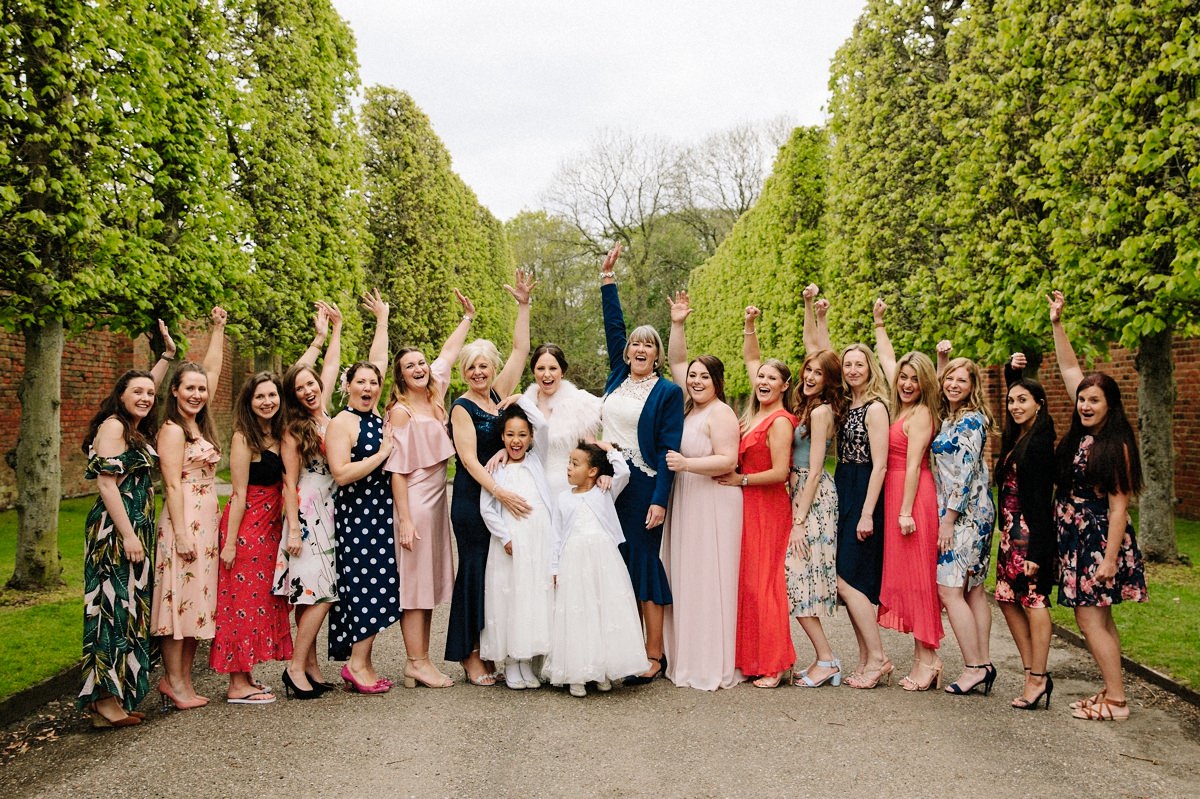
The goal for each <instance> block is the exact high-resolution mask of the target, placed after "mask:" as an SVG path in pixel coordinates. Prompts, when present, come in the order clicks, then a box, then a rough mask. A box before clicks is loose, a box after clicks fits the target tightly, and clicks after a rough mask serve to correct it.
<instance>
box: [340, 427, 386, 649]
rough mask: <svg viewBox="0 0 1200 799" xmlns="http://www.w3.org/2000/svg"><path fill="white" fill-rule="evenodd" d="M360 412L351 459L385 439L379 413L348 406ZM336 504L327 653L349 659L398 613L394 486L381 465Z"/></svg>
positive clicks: (358, 458) (361, 457) (359, 457)
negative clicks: (335, 575)
mask: <svg viewBox="0 0 1200 799" xmlns="http://www.w3.org/2000/svg"><path fill="white" fill-rule="evenodd" d="M346 410H348V411H349V412H350V413H353V414H355V415H356V416H358V417H359V428H358V441H356V442H355V444H354V446H353V447H352V448H351V450H350V461H351V462H352V463H353V462H356V461H361V460H364V459H366V458H369V457H371V456H372V455H374V454H375V453H376V452H378V451H379V445H380V443H381V441H382V439H383V419H381V418H379V416H377V415H376V414H375V413H373V412H371V411H360V410H356V409H354V408H347V409H346ZM334 502H335V503H336V506H337V510H336V511H335V512H334V524H335V526H336V528H337V564H338V579H337V584H338V601H337V604H335V605H334V606H333V609H332V610H331V611H330V613H329V657H330V659H331V660H347V659H349V657H350V649H351V646H352V645H353V644H355V643H357V642H359V641H362V640H364V639H367V638H370V637H371V636H372V635H375V634H377V633H379V632H381V631H383V630H386V629H387V628H388V627H391V626H392V625H393V624H395V623H396V622H397V621H399V619H400V614H401V610H400V585H399V583H400V577H399V574H398V573H397V571H396V538H395V535H394V533H393V529H392V486H391V481H390V479H389V478H388V475H387V473H386V472H384V471H383V465H382V464H380V465H379V466H378V467H376V468H375V470H374V471H372V472H371V473H370V474H368V475H367V476H366V477H362V478H360V479H358V480H355V481H354V482H353V483H348V484H347V485H344V486H339V487H338V490H337V493H336V494H335V495H334Z"/></svg>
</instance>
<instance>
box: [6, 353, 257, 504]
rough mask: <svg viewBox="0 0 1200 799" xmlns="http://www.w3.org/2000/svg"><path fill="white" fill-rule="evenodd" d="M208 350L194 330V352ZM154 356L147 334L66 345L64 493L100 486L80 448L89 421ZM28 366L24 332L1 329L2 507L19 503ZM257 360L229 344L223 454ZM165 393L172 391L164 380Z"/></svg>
mask: <svg viewBox="0 0 1200 799" xmlns="http://www.w3.org/2000/svg"><path fill="white" fill-rule="evenodd" d="M207 349H208V334H207V332H203V333H192V334H191V335H190V336H189V350H190V351H191V352H192V353H196V354H197V355H196V357H201V356H202V355H203V353H204V352H206V351H207ZM151 359H152V355H151V353H150V348H149V346H147V344H146V340H145V339H144V338H142V339H139V340H138V341H136V342H135V341H132V340H130V339H129V338H128V337H126V336H123V335H119V334H115V333H109V332H107V331H98V332H93V333H89V334H87V335H85V336H81V337H79V338H73V339H68V340H67V342H66V345H65V347H64V348H63V373H62V408H61V417H62V418H61V424H62V433H63V440H62V450H61V456H60V457H61V458H62V481H63V495H64V496H79V495H81V494H88V493H91V492H93V491H94V490H95V484H94V483H93V482H92V481H90V480H85V479H84V477H83V470H84V466H85V465H86V459H85V458H84V455H83V452H82V451H81V450H80V444H81V443H82V441H83V436H84V434H85V433H86V432H87V424H88V422H89V421H90V420H91V418H92V414H94V413H95V412H96V410H97V408H98V407H99V406H100V402H101V400H103V399H104V397H105V396H107V394H108V392H110V391H111V390H112V387H113V384H114V383H115V382H116V380H117V378H118V377H119V376H120V375H121V373H122V372H124V371H125V370H127V369H134V368H138V369H148V368H149V367H150V366H151V365H152V364H151ZM24 365H25V344H24V341H23V340H22V339H21V336H20V335H14V334H12V333H7V332H5V331H2V330H0V455H3V457H0V508H9V507H12V505H13V504H14V503H15V502H16V495H17V490H16V474H15V473H14V471H13V469H12V466H11V465H10V460H11V458H12V454H13V451H14V449H15V448H16V445H17V433H18V430H19V425H20V421H21V403H20V401H19V399H18V398H17V387H18V386H19V385H20V383H21V377H22V375H23V373H24ZM253 365H254V364H253V361H252V360H251V359H248V358H244V357H241V356H239V355H237V354H236V353H235V352H234V351H233V348H232V347H231V346H229V344H228V343H227V344H226V345H225V364H224V369H223V371H222V373H221V384H220V385H219V386H218V387H217V389H216V391H215V393H214V395H213V399H212V408H213V410H214V412H215V416H214V421H215V422H216V426H217V435H218V437H219V438H220V439H221V447H222V450H223V452H226V453H227V452H228V448H229V447H228V444H229V437H230V435H231V434H232V429H233V402H234V399H235V398H236V396H237V391H238V390H239V389H240V388H241V384H242V381H243V380H245V378H246V375H248V374H250V373H251V372H252V368H253ZM160 390H161V391H166V390H167V386H166V384H165V383H164V385H163V387H162V388H161V389H160Z"/></svg>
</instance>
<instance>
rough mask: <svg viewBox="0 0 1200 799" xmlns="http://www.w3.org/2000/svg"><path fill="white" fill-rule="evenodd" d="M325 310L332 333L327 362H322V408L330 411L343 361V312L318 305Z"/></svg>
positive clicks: (336, 308)
mask: <svg viewBox="0 0 1200 799" xmlns="http://www.w3.org/2000/svg"><path fill="white" fill-rule="evenodd" d="M317 304H318V305H319V306H320V307H321V308H323V309H324V310H325V316H326V317H327V318H328V319H329V323H330V325H331V327H332V328H333V329H332V332H331V333H330V335H329V346H328V347H326V348H325V360H324V361H322V362H321V403H322V404H321V408H322V410H328V408H329V406H330V405H332V404H333V392H334V391H336V390H337V380H338V371H339V370H340V369H341V365H342V364H341V360H342V312H341V311H340V310H338V307H337V306H336V305H333V304H332V303H324V302H320V303H317Z"/></svg>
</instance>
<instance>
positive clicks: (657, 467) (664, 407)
mask: <svg viewBox="0 0 1200 799" xmlns="http://www.w3.org/2000/svg"><path fill="white" fill-rule="evenodd" d="M600 299H601V307H602V308H603V309H604V340H605V343H606V344H607V345H608V368H609V370H610V371H609V373H608V381H607V382H605V384H604V395H605V396H608V395H609V394H611V393H612V392H613V391H615V390H616V388H617V386H619V385H621V383H622V382H623V381H624V380H625V378H627V377H629V364H627V363H625V357H624V356H625V344H626V342H627V341H628V337H627V336H626V335H625V314H624V313H623V312H622V311H621V298H620V297H618V296H617V286H616V284H615V283H608V284H606V285H602V286H600ZM666 357H667V354H666V353H665V352H661V353H659V358H660V359H662V358H666ZM682 439H683V390H682V389H681V388H680V387H679V386H678V385H676V384H675V383H672V382H671V381H670V380H668V379H666V378H665V377H660V378H659V379H658V381H656V382H655V384H654V388H652V389H650V396H649V397H647V398H646V406H645V407H644V408H643V409H642V415H641V417H640V418H639V419H638V449H640V450H641V451H642V459H643V460H644V461H646V463H647V464H648V465H649V466H650V467H651V468H652V469H654V471H655V478H654V493H653V494H652V495H651V497H650V504H651V505H661V506H663V507H664V508H665V507H667V498H668V497H669V496H670V495H671V486H672V485H673V484H674V482H675V473H674V472H673V471H671V470H670V469H668V468H667V451H668V450H672V449H673V450H675V451H678V450H679V442H680V441H681V440H682Z"/></svg>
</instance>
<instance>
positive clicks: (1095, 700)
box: [1067, 688, 1107, 710]
mask: <svg viewBox="0 0 1200 799" xmlns="http://www.w3.org/2000/svg"><path fill="white" fill-rule="evenodd" d="M1106 691H1107V689H1106V688H1101V689H1100V690H1099V691H1097V692H1096V693H1094V694H1092V695H1091V696H1089V697H1088V698H1087V699H1080V700H1078V701H1075V702H1072V703H1071V704H1069V705H1067V707H1069V708H1070V709H1071V710H1082V709H1083V708H1085V707H1091V706H1092V705H1096V704H1099V703H1100V702H1103V701H1104V695H1105V692H1106Z"/></svg>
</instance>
